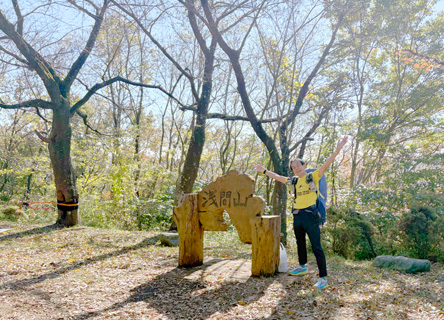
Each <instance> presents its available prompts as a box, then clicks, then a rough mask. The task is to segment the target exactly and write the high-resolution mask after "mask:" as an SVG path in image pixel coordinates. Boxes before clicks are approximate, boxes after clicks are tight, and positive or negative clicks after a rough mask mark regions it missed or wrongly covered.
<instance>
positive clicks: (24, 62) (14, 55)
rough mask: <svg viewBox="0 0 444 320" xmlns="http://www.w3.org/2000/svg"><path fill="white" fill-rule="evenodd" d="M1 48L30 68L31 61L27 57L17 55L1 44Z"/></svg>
mask: <svg viewBox="0 0 444 320" xmlns="http://www.w3.org/2000/svg"><path fill="white" fill-rule="evenodd" d="M0 50H1V51H3V52H4V53H6V54H7V55H9V56H11V57H13V58H15V59H16V60H18V61H20V62H21V63H23V64H25V65H27V68H29V62H28V61H26V60H25V59H22V58H20V57H19V56H18V55H16V54H15V53H13V52H11V51H9V50H7V49H5V48H4V47H3V46H1V45H0Z"/></svg>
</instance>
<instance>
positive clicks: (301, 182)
mask: <svg viewBox="0 0 444 320" xmlns="http://www.w3.org/2000/svg"><path fill="white" fill-rule="evenodd" d="M311 174H312V176H313V181H314V183H315V185H316V188H317V189H318V190H319V180H320V177H319V170H316V171H314V172H312V173H311ZM306 178H307V175H305V176H303V177H302V178H299V179H298V183H297V184H296V192H297V197H296V199H295V198H294V185H293V184H292V183H291V180H292V178H287V188H288V191H289V192H290V194H291V200H292V201H293V202H294V203H293V208H294V209H305V208H308V207H310V206H312V205H314V204H316V199H317V194H316V192H315V191H311V190H310V185H309V184H308V183H307V181H306Z"/></svg>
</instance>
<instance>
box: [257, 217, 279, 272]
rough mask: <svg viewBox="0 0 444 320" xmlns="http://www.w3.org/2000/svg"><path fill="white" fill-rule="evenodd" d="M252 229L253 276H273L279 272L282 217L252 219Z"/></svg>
mask: <svg viewBox="0 0 444 320" xmlns="http://www.w3.org/2000/svg"><path fill="white" fill-rule="evenodd" d="M250 223H251V227H252V263H251V264H252V265H251V274H252V275H253V276H255V277H259V276H272V275H274V274H276V273H277V272H278V267H279V243H280V238H281V233H280V227H281V217H280V216H278V215H275V216H262V217H253V218H251V219H250Z"/></svg>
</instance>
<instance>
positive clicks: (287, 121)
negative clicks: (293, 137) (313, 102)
mask: <svg viewBox="0 0 444 320" xmlns="http://www.w3.org/2000/svg"><path fill="white" fill-rule="evenodd" d="M344 17H345V12H342V13H341V14H340V15H339V19H338V21H337V23H336V26H335V28H334V30H333V33H332V35H331V38H330V42H329V43H328V44H327V46H326V47H325V49H324V52H323V53H322V55H321V57H320V59H319V61H318V63H317V64H316V66H315V67H314V68H313V70H312V71H311V73H310V75H309V76H308V78H307V80H305V82H304V84H303V85H302V88H301V90H300V91H299V95H298V98H297V100H296V103H295V106H294V109H293V112H292V113H291V114H290V115H289V116H288V117H287V118H286V119H285V121H284V122H283V124H282V126H281V129H280V130H281V131H282V130H285V128H287V127H288V125H289V124H290V123H291V122H293V121H294V119H295V118H296V116H297V115H298V114H299V111H300V109H301V107H302V103H303V101H304V99H305V96H306V95H307V93H308V89H309V86H310V84H311V82H312V81H313V79H314V77H315V76H316V75H317V73H318V71H319V69H320V68H321V66H322V64H323V63H324V60H325V58H326V57H327V55H328V54H329V52H330V49H331V47H332V46H333V44H334V42H335V40H336V34H337V32H338V30H339V27H340V26H341V24H342V20H343V19H344Z"/></svg>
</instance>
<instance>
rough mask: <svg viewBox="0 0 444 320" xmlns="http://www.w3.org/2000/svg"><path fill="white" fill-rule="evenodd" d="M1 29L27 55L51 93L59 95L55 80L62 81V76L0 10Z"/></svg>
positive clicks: (30, 63) (32, 66) (27, 58)
mask: <svg viewBox="0 0 444 320" xmlns="http://www.w3.org/2000/svg"><path fill="white" fill-rule="evenodd" d="M0 30H1V31H3V32H4V33H5V34H6V35H7V37H8V39H10V40H12V41H13V42H14V43H15V45H16V46H17V48H18V49H19V51H20V53H21V54H22V55H23V56H25V58H26V60H27V61H28V62H29V65H30V66H31V68H32V69H34V70H35V71H36V72H37V73H38V75H39V76H40V78H41V79H42V81H43V83H44V84H45V87H46V88H47V90H48V93H49V94H50V95H57V94H58V93H57V92H56V90H57V89H56V88H55V87H54V81H56V82H60V78H59V77H58V76H57V74H56V72H55V70H54V69H53V68H52V67H51V66H50V64H49V63H48V62H46V61H45V59H44V58H43V57H42V56H41V55H40V54H39V53H38V52H37V51H35V50H34V48H32V46H30V45H29V44H28V43H27V42H26V41H25V40H24V39H23V37H22V36H21V35H20V34H19V33H18V32H17V31H16V30H15V28H14V26H13V25H12V24H11V23H10V22H9V21H8V19H7V18H6V17H5V16H4V14H3V12H2V11H0Z"/></svg>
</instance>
